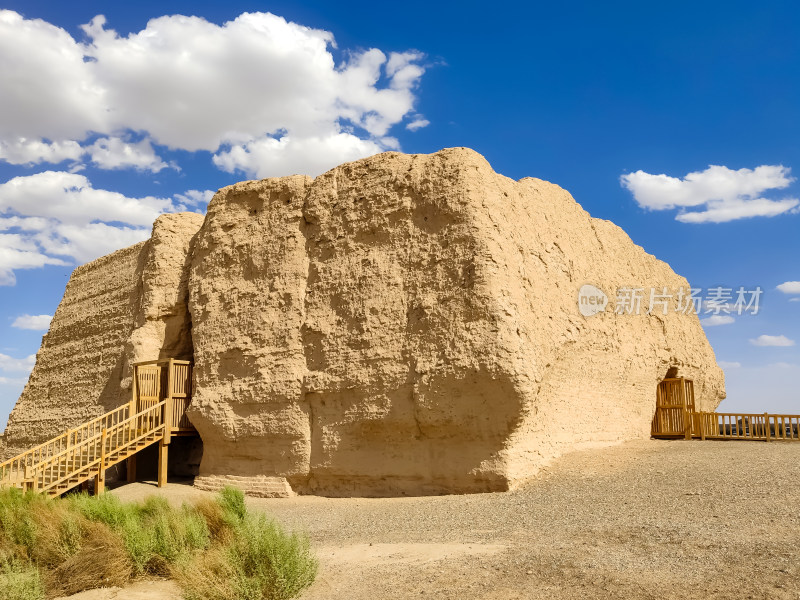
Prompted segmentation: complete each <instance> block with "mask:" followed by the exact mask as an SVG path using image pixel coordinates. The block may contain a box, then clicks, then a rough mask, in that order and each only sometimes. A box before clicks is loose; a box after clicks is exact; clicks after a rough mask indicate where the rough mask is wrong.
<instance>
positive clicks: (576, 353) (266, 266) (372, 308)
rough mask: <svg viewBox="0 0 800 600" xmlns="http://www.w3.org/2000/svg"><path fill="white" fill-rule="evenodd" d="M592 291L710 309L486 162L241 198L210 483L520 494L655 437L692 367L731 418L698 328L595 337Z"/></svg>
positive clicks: (206, 359) (205, 377) (221, 345)
mask: <svg viewBox="0 0 800 600" xmlns="http://www.w3.org/2000/svg"><path fill="white" fill-rule="evenodd" d="M587 283H588V284H593V285H596V286H598V287H599V288H600V289H603V290H605V291H606V293H608V294H609V295H611V296H612V299H613V295H614V294H615V293H616V290H617V288H619V287H625V286H635V287H642V288H645V289H648V290H649V288H650V287H657V288H658V289H661V288H662V287H665V286H666V287H667V288H669V289H671V290H673V291H674V290H676V289H678V288H680V287H683V288H688V284H687V282H686V281H685V280H684V279H683V278H681V277H679V276H677V275H676V274H675V273H674V272H673V271H672V270H671V269H670V268H669V266H668V265H667V264H665V263H663V262H661V261H658V260H657V259H655V258H654V257H652V256H651V255H648V254H647V253H646V252H644V250H642V249H641V248H640V247H638V246H636V245H634V244H633V243H632V242H631V240H630V238H628V236H627V235H626V234H625V233H624V232H623V231H622V230H621V229H619V228H618V227H616V226H615V225H613V224H611V223H609V222H606V221H601V220H597V219H592V218H591V217H590V216H589V215H588V213H586V212H585V211H584V210H583V209H581V208H580V206H578V205H577V204H576V203H575V201H574V200H573V199H572V198H571V197H570V196H569V194H568V193H567V192H565V191H564V190H562V189H561V188H559V187H557V186H555V185H552V184H549V183H546V182H543V181H539V180H535V179H523V180H521V181H519V182H515V181H513V180H510V179H508V178H505V177H502V176H500V175H497V174H496V173H494V172H493V171H492V169H491V167H490V166H489V165H488V163H487V162H486V161H485V160H484V159H483V158H482V157H481V156H479V155H478V154H476V153H474V152H472V151H470V150H466V149H450V150H444V151H441V152H439V153H436V154H433V155H415V156H409V155H402V154H398V153H387V154H382V155H379V156H375V157H372V158H369V159H365V160H362V161H358V162H355V163H349V164H345V165H342V166H340V167H337V168H336V169H333V170H332V171H330V172H328V173H326V174H324V175H322V176H320V177H318V178H317V179H316V180H314V181H313V182H312V181H311V180H310V179H308V178H304V177H288V178H282V179H272V180H264V181H261V182H246V183H242V184H237V185H235V186H231V187H229V188H226V189H224V190H221V191H220V192H219V193H218V194H217V196H215V198H214V200H213V201H212V203H211V205H210V206H209V213H208V217H207V219H206V221H205V224H204V226H203V227H202V229H201V231H200V233H199V234H198V237H197V240H196V247H195V250H194V253H193V257H192V269H191V277H190V283H189V287H190V311H191V313H192V324H193V334H194V335H193V337H194V344H195V361H196V365H195V398H194V401H193V405H192V407H191V408H190V414H191V418H192V420H193V422H194V423H195V425H196V427H197V428H198V430H199V431H200V433H201V435H202V437H203V440H204V445H205V450H204V452H205V453H204V458H203V462H202V464H201V469H200V471H201V477H200V479H199V480H198V482H199V483H200V484H201V485H204V483H203V482H208V483H209V485H211V484H212V483H213V482H214V481H218V480H220V478H224V477H229V476H234V477H237V478H240V480H246V478H247V477H253V478H255V479H254V481H255V480H256V479H258V478H263V477H264V476H266V477H278V478H280V477H283V478H285V479H286V481H287V483H288V484H289V485H291V487H292V489H294V490H295V491H298V492H301V493H307V492H312V493H314V492H316V493H324V494H342V495H350V494H355V495H358V494H367V495H370V494H375V495H395V494H404V493H408V494H420V493H423V494H425V493H441V492H453V491H488V490H503V489H508V488H509V487H511V486H513V485H514V484H515V483H517V482H518V481H521V480H522V479H524V478H526V477H529V476H530V475H532V474H534V473H535V472H536V470H537V469H538V468H539V467H540V466H541V465H542V464H544V463H545V462H546V461H548V460H549V459H551V458H552V457H554V456H557V455H559V454H561V453H563V452H565V451H568V450H570V449H573V448H577V447H582V446H586V445H592V444H605V443H610V442H614V441H618V440H622V439H630V438H635V437H644V436H647V435H649V428H650V420H651V418H652V413H653V409H654V392H655V387H656V384H657V383H658V381H660V380H661V379H662V378H663V377H664V376H665V374H666V372H667V369H668V368H669V367H671V366H677V367H679V370H680V373H681V374H682V375H685V376H687V377H693V378H694V379H695V383H696V391H697V396H698V405H699V407H700V408H703V409H712V408H714V407H716V405H717V404H718V403H719V401H720V400H721V399H722V398H723V397H724V388H723V376H722V372H721V370H720V369H719V368H718V367H717V365H716V362H715V359H714V355H713V352H712V350H711V348H710V345H709V344H708V341H707V340H706V337H705V335H704V333H703V331H702V329H701V327H700V324H699V321H698V319H697V317H696V316H694V315H685V314H680V313H676V312H674V311H669V312H668V314H666V315H662V314H653V315H647V314H641V315H615V314H613V312H611V311H610V310H608V311H606V312H604V313H601V314H598V315H595V316H592V317H583V316H582V315H581V314H580V313H579V312H578V306H577V293H578V289H579V288H580V287H581V286H582V285H583V284H587ZM244 487H246V486H244Z"/></svg>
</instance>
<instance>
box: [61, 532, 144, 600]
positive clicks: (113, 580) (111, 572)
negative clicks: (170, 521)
mask: <svg viewBox="0 0 800 600" xmlns="http://www.w3.org/2000/svg"><path fill="white" fill-rule="evenodd" d="M131 571H132V565H131V560H130V558H129V557H128V553H127V551H126V550H125V544H124V543H123V541H122V538H121V537H120V536H119V535H117V534H116V533H114V532H113V531H112V530H111V528H110V527H108V525H105V524H103V523H92V522H88V523H87V524H86V528H85V532H84V538H83V543H82V544H81V547H80V550H78V552H77V553H75V554H73V555H72V556H70V557H69V558H68V559H66V560H65V561H64V562H62V563H61V564H60V565H58V566H57V567H56V568H55V569H53V570H52V571H50V572H49V573H48V576H47V578H46V587H47V592H48V594H47V595H48V597H51V598H53V597H56V596H69V595H72V594H77V593H78V592H82V591H84V590H90V589H94V588H98V587H112V586H124V585H125V584H127V583H128V582H129V581H130V579H131Z"/></svg>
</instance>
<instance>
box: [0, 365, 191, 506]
mask: <svg viewBox="0 0 800 600" xmlns="http://www.w3.org/2000/svg"><path fill="white" fill-rule="evenodd" d="M191 399H192V364H191V362H189V361H185V360H175V359H168V360H157V361H148V362H143V363H137V364H135V365H133V384H132V390H131V400H130V402H129V403H128V404H125V405H123V406H120V407H119V408H115V409H114V410H112V411H110V412H107V413H106V414H104V415H101V416H99V417H96V418H94V419H92V420H90V421H87V422H86V423H83V424H81V425H79V426H77V427H75V428H72V429H69V430H67V431H66V432H65V433H63V434H61V435H59V436H57V437H55V438H53V439H51V440H48V441H47V442H45V443H43V444H40V445H38V446H36V447H35V448H31V449H30V450H27V451H26V452H23V453H22V454H20V455H18V456H15V457H14V458H11V459H9V460H7V461H5V462H3V463H0V486H10V487H17V488H21V489H24V490H33V491H36V492H44V493H47V494H48V495H50V496H58V495H60V494H63V493H64V492H66V491H68V490H70V489H72V488H74V487H76V486H78V485H88V482H89V480H91V479H94V491H95V493H96V494H99V493H101V492H103V491H104V489H105V479H106V469H108V468H109V467H112V466H114V465H116V464H118V463H120V462H122V461H123V460H126V461H127V462H128V480H129V481H134V480H135V479H136V457H137V454H138V453H139V452H141V451H142V450H144V449H145V448H147V447H148V446H151V445H152V444H155V443H158V444H159V452H158V485H159V487H161V486H163V485H165V484H166V482H167V462H168V449H169V444H170V440H171V438H172V436H175V435H197V431H196V430H195V429H194V427H193V426H192V424H191V422H190V421H189V419H188V418H187V417H186V408H187V407H188V406H189V403H190V402H191Z"/></svg>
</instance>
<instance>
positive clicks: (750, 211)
mask: <svg viewBox="0 0 800 600" xmlns="http://www.w3.org/2000/svg"><path fill="white" fill-rule="evenodd" d="M790 172H791V171H790V169H789V168H787V167H784V166H781V165H762V166H759V167H756V168H755V169H739V170H733V169H729V168H728V167H725V166H719V165H712V166H709V167H708V168H707V169H706V170H705V171H696V172H693V173H689V174H688V175H686V177H684V178H682V179H681V178H678V177H671V176H669V175H663V174H662V175H653V174H651V173H646V172H644V171H636V172H634V173H628V174H626V175H622V176H621V177H620V182H621V184H622V186H623V187H625V188H627V189H628V190H630V191H631V193H632V194H633V197H634V199H635V200H636V202H637V203H638V204H639V206H641V207H642V208H645V209H649V210H669V209H678V215H677V216H676V217H675V218H676V219H677V220H678V221H682V222H684V223H725V222H728V221H734V220H737V219H745V218H750V217H774V216H777V215H780V214H784V213H788V212H792V211H795V210H796V209H797V208H798V207H799V206H800V200H798V199H796V198H783V199H779V200H774V199H767V198H764V197H762V194H763V193H764V192H766V191H769V190H777V189H785V188H787V187H788V186H789V185H790V184H791V183H792V182H793V181H794V178H793V177H791V176H790ZM692 209H693V210H692Z"/></svg>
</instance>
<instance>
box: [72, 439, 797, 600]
mask: <svg viewBox="0 0 800 600" xmlns="http://www.w3.org/2000/svg"><path fill="white" fill-rule="evenodd" d="M113 493H115V494H117V495H119V496H120V497H121V498H123V499H126V500H133V499H138V498H142V497H144V496H146V495H149V494H155V493H161V494H164V495H166V496H167V497H168V498H169V499H170V501H173V502H176V503H180V502H181V501H185V500H191V499H192V498H195V497H198V496H201V495H202V494H204V493H205V492H201V491H198V490H195V489H194V488H192V487H190V486H188V485H182V484H179V483H170V484H169V485H168V486H167V487H166V488H163V489H162V490H158V489H157V488H155V487H153V485H151V484H148V483H137V484H132V485H123V486H121V487H119V488H117V489H116V490H114V492H113ZM249 503H250V504H251V506H252V507H253V508H259V509H263V510H266V511H268V512H270V513H271V514H273V515H275V516H276V517H277V518H278V519H280V520H281V521H282V522H284V523H285V524H286V525H288V526H290V527H294V528H302V529H305V530H306V531H308V533H309V534H310V536H311V539H312V541H313V544H314V546H315V548H316V550H317V553H318V556H319V558H320V562H321V569H320V574H319V577H318V579H317V581H316V583H315V584H314V586H313V587H312V588H311V589H310V590H308V591H307V592H306V593H305V594H304V596H303V600H322V599H339V598H342V599H344V598H347V599H348V600H367V599H368V600H379V599H383V598H387V599H388V598H391V599H406V598H423V597H433V598H437V599H438V598H442V599H445V598H453V599H455V598H458V599H470V598H481V599H483V598H486V599H498V600H499V599H504V600H513V599H522V598H525V599H539V598H542V599H543V598H565V599H571V598H576V599H577V598H581V599H583V598H654V599H655V598H659V599H663V598H690V597H691V598H715V599H718V598H726V599H727V598H731V599H733V598H758V599H762V598H770V599H772V598H775V599H790V598H791V599H800V444H794V443H779V442H775V443H758V442H700V441H694V442H685V441H674V442H673V441H656V440H642V441H636V442H629V443H625V444H621V445H618V446H613V447H609V448H605V449H601V450H591V451H582V452H575V453H572V454H569V455H566V456H564V457H562V458H560V459H559V460H557V461H556V462H554V463H553V464H552V465H551V466H550V467H549V468H547V469H546V470H545V471H543V472H542V473H540V474H539V476H537V477H536V478H535V479H533V480H532V481H530V482H529V483H527V484H526V485H524V486H523V487H521V488H520V489H518V490H516V491H513V492H509V493H505V494H478V495H465V496H441V497H425V498H391V499H364V498H348V499H332V498H320V497H297V498H292V499H274V500H265V499H249ZM178 598H180V590H179V589H178V588H177V587H176V586H175V585H174V584H173V583H171V582H163V581H154V582H153V581H143V582H138V583H137V584H135V585H134V586H132V587H130V588H126V589H124V590H119V589H116V590H113V589H112V590H95V591H92V592H85V593H83V594H79V595H77V596H73V597H72V599H73V600H75V599H80V600H110V599H119V600H123V599H126V600H127V599H132V600H173V599H176V600H177V599H178Z"/></svg>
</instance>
